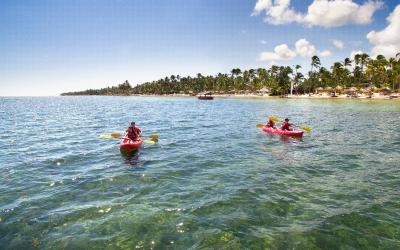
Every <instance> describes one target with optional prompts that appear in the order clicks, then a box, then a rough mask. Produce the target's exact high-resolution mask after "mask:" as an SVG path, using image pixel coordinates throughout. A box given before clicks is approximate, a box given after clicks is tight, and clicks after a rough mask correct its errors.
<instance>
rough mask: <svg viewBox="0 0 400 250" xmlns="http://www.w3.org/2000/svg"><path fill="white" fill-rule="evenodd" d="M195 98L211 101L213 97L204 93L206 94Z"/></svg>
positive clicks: (208, 93)
mask: <svg viewBox="0 0 400 250" xmlns="http://www.w3.org/2000/svg"><path fill="white" fill-rule="evenodd" d="M197 98H198V99H199V100H213V99H214V97H213V96H212V95H211V92H206V93H202V94H199V95H198V96H197Z"/></svg>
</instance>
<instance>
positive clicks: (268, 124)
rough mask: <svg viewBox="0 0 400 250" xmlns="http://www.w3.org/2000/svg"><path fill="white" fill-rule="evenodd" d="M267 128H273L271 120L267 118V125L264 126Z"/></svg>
mask: <svg viewBox="0 0 400 250" xmlns="http://www.w3.org/2000/svg"><path fill="white" fill-rule="evenodd" d="M265 126H266V127H267V128H273V129H276V128H275V122H274V121H273V120H272V118H269V120H268V123H267V125H265Z"/></svg>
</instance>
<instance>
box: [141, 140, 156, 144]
mask: <svg viewBox="0 0 400 250" xmlns="http://www.w3.org/2000/svg"><path fill="white" fill-rule="evenodd" d="M143 143H146V144H155V143H156V142H155V141H151V140H144V141H143Z"/></svg>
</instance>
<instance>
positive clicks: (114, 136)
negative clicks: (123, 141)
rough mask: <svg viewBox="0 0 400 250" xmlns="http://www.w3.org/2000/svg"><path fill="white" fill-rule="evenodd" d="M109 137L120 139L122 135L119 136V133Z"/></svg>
mask: <svg viewBox="0 0 400 250" xmlns="http://www.w3.org/2000/svg"><path fill="white" fill-rule="evenodd" d="M111 137H112V138H121V137H123V135H121V134H119V133H112V134H111Z"/></svg>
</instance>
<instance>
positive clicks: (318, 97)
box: [131, 94, 400, 101]
mask: <svg viewBox="0 0 400 250" xmlns="http://www.w3.org/2000/svg"><path fill="white" fill-rule="evenodd" d="M131 96H143V97H193V98H196V97H197V96H192V95H189V94H170V95H131ZM212 96H213V97H214V98H222V99H315V100H338V99H340V100H392V101H400V94H396V95H391V96H389V95H380V94H374V95H372V96H371V98H369V97H368V96H366V95H359V96H357V97H348V96H347V95H337V96H336V97H331V96H328V95H316V94H314V95H311V96H309V95H288V96H285V97H281V96H269V95H255V94H214V95H212Z"/></svg>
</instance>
